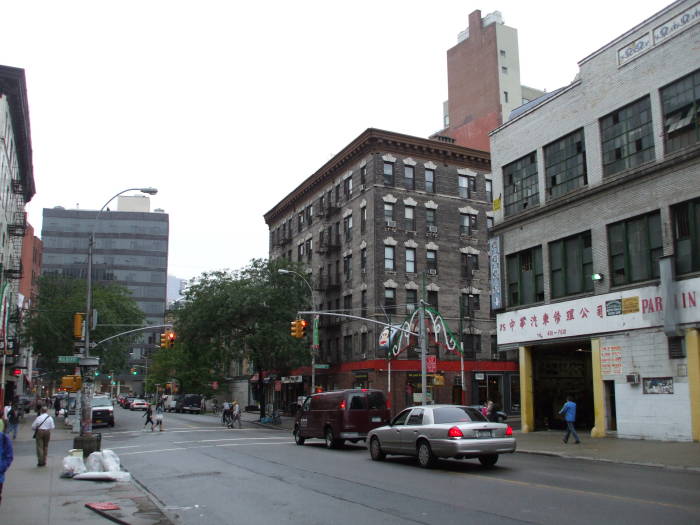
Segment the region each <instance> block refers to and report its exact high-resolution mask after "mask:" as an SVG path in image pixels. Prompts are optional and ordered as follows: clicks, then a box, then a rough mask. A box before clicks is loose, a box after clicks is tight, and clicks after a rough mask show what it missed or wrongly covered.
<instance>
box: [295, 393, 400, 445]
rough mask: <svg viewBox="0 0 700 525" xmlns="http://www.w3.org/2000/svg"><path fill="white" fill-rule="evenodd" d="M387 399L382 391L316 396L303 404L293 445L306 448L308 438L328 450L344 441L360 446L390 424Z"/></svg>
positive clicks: (319, 394) (296, 421)
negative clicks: (321, 441)
mask: <svg viewBox="0 0 700 525" xmlns="http://www.w3.org/2000/svg"><path fill="white" fill-rule="evenodd" d="M389 418H390V412H389V407H388V403H387V399H386V396H385V395H384V392H382V391H381V390H371V389H352V390H336V391H332V392H322V393H318V394H313V395H311V396H309V397H307V398H306V399H305V400H304V403H303V404H302V405H301V409H300V410H298V411H297V415H296V420H295V423H294V430H293V435H294V441H295V442H296V444H297V445H303V444H304V441H306V440H307V439H309V438H321V439H324V440H325V441H326V447H327V448H336V447H339V446H341V445H342V444H343V442H344V441H345V440H349V441H351V442H352V443H357V442H358V441H360V440H365V439H366V438H367V433H368V432H369V431H370V430H372V429H373V428H377V427H380V426H382V425H385V424H387V423H388V422H389Z"/></svg>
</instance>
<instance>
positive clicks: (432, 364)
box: [425, 355, 437, 373]
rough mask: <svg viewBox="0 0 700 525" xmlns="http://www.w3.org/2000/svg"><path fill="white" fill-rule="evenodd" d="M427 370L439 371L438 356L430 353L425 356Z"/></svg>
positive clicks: (429, 371) (431, 371) (430, 371)
mask: <svg viewBox="0 0 700 525" xmlns="http://www.w3.org/2000/svg"><path fill="white" fill-rule="evenodd" d="M425 365H426V370H425V371H426V372H428V373H434V372H437V356H435V355H429V356H426V357H425Z"/></svg>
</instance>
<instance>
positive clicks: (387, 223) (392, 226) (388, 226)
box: [386, 221, 396, 228]
mask: <svg viewBox="0 0 700 525" xmlns="http://www.w3.org/2000/svg"><path fill="white" fill-rule="evenodd" d="M386 225H387V228H396V221H386Z"/></svg>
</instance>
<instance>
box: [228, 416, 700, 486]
mask: <svg viewBox="0 0 700 525" xmlns="http://www.w3.org/2000/svg"><path fill="white" fill-rule="evenodd" d="M241 418H242V419H243V421H245V422H246V423H252V424H256V425H260V426H263V427H267V428H275V429H278V430H283V431H285V432H291V431H292V429H293V427H294V418H292V417H288V416H282V424H281V425H270V424H263V423H260V422H259V421H258V419H259V415H258V414H257V413H256V412H243V414H242V416H241ZM514 433H515V437H516V441H517V447H518V448H517V451H518V452H520V453H523V454H541V455H547V456H557V457H562V458H569V459H583V460H589V461H605V462H609V463H621V464H627V465H642V466H647V467H661V468H667V469H677V470H689V471H695V472H700V443H698V442H677V441H654V440H646V439H622V438H615V437H605V438H592V437H590V435H586V434H585V433H581V434H580V437H581V444H580V445H574V443H573V439H571V440H569V443H568V444H564V443H563V442H562V440H561V439H562V436H563V431H561V432H560V431H543V432H528V433H523V432H520V431H518V430H515V432H514Z"/></svg>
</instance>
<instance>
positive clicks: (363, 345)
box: [360, 332, 367, 359]
mask: <svg viewBox="0 0 700 525" xmlns="http://www.w3.org/2000/svg"><path fill="white" fill-rule="evenodd" d="M360 352H362V359H367V332H363V333H361V334H360Z"/></svg>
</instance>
